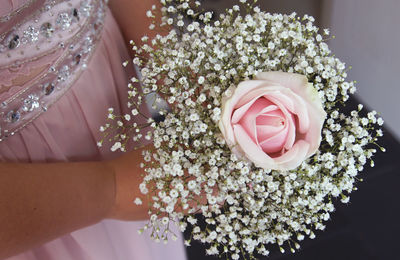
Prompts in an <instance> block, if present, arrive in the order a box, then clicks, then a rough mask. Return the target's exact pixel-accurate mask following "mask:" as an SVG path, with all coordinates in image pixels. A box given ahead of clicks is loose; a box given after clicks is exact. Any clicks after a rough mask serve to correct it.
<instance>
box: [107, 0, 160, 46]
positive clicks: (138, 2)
mask: <svg viewBox="0 0 400 260" xmlns="http://www.w3.org/2000/svg"><path fill="white" fill-rule="evenodd" d="M108 5H109V7H110V9H111V11H112V13H113V15H114V17H115V19H116V20H117V22H118V25H119V26H120V28H121V31H122V34H123V35H124V38H125V40H127V41H130V40H133V41H134V42H135V43H136V44H139V45H140V44H141V38H142V37H143V36H145V35H146V36H149V37H150V38H152V37H154V36H155V35H156V34H157V33H162V32H160V28H157V25H156V28H155V30H150V29H149V26H150V24H151V21H152V20H151V19H150V18H149V17H147V16H146V12H147V11H148V10H151V8H152V6H153V5H155V6H156V7H157V10H156V11H155V12H153V14H154V15H156V16H157V18H158V20H159V23H161V4H160V1H159V0H110V2H109V4H108Z"/></svg>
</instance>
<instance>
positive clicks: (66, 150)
mask: <svg viewBox="0 0 400 260" xmlns="http://www.w3.org/2000/svg"><path fill="white" fill-rule="evenodd" d="M17 2H18V3H17ZM19 2H22V1H14V3H17V6H18V5H20V3H19ZM3 7H4V9H7V8H8V7H7V6H3ZM14 8H15V6H14ZM0 9H1V8H0ZM4 9H3V11H4ZM104 23H105V25H104V29H103V32H102V39H101V41H100V42H99V43H98V46H97V48H96V50H95V52H94V54H93V56H92V59H91V60H90V62H89V63H88V67H87V69H86V70H85V71H84V72H83V73H82V74H81V75H80V78H79V79H78V80H77V81H76V82H75V84H74V85H73V86H72V87H71V88H70V89H69V90H68V91H67V93H66V94H64V96H62V98H60V99H59V100H58V101H57V102H56V103H55V104H54V105H52V106H51V107H50V108H49V110H48V111H47V112H45V113H44V114H43V115H41V116H39V117H38V118H37V119H35V120H34V121H33V122H32V123H30V124H29V125H28V126H26V127H25V128H24V129H22V130H21V131H19V132H17V133H16V134H15V135H14V136H12V137H10V138H8V139H7V140H5V141H3V142H0V161H2V162H60V161H62V162H72V161H84V160H105V159H110V158H113V157H115V156H117V154H115V153H112V152H111V151H110V150H109V149H106V148H98V147H97V145H96V143H97V141H98V140H99V139H101V135H100V132H99V127H100V126H101V125H103V124H104V123H105V119H106V114H107V109H108V108H109V107H114V108H115V111H116V113H120V112H122V111H123V110H124V107H125V106H126V96H127V94H126V91H127V89H126V86H127V80H128V75H129V74H130V75H132V74H133V73H134V71H133V68H124V67H122V65H121V64H122V62H123V61H125V60H128V59H129V56H128V51H127V49H126V46H125V44H124V43H125V41H124V39H123V38H122V35H121V33H120V30H119V28H118V26H117V24H116V22H115V20H114V18H113V17H112V15H111V13H110V11H109V10H107V14H106V18H105V22H104ZM60 203H61V202H60ZM145 223H146V222H124V221H117V220H104V221H102V222H100V223H98V224H95V225H93V226H90V227H87V228H84V229H81V230H77V231H75V232H72V233H71V234H68V235H65V236H63V237H61V238H58V239H56V240H53V241H51V242H49V243H46V244H44V245H42V246H40V247H38V248H34V249H32V250H30V251H28V252H25V253H22V254H19V255H17V256H14V257H11V258H8V260H147V259H149V260H150V259H174V260H181V259H182V260H183V259H186V255H185V249H184V246H183V243H182V241H183V240H182V235H181V233H180V232H179V231H176V232H175V233H176V234H177V235H178V241H177V242H172V241H171V242H169V243H168V244H167V245H164V244H162V243H161V244H160V243H155V242H154V241H152V240H150V239H149V234H146V233H145V234H142V235H139V234H138V232H137V230H138V229H139V228H141V227H143V225H144V224H145Z"/></svg>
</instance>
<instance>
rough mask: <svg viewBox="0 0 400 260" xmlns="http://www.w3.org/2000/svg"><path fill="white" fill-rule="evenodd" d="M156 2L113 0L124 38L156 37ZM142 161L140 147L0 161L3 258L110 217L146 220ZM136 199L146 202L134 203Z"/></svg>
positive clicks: (1, 252) (0, 227)
mask: <svg viewBox="0 0 400 260" xmlns="http://www.w3.org/2000/svg"><path fill="white" fill-rule="evenodd" d="M157 2H158V1H156V0H146V1H143V0H111V1H110V3H109V6H110V8H111V10H112V12H113V14H114V16H115V18H116V20H117V22H118V23H119V25H120V28H121V30H122V32H123V35H124V37H125V39H133V40H135V41H136V42H139V39H140V38H141V37H142V36H143V35H146V34H147V35H149V36H151V34H149V32H148V29H147V28H148V26H147V25H145V24H150V20H149V19H148V18H147V17H146V15H145V12H146V10H149V9H150V8H151V6H152V5H153V4H156V3H157ZM132 17H133V18H132ZM127 42H128V41H127ZM141 160H142V156H141V150H135V151H132V152H130V153H127V154H125V155H123V156H121V157H120V158H118V159H115V160H110V161H104V162H79V163H48V164H23V163H1V164H0V212H1V214H0V230H1V232H0V259H3V258H6V257H9V256H12V255H16V254H18V253H21V252H24V251H26V250H29V249H31V248H33V247H35V246H39V245H41V244H43V243H45V242H48V241H50V240H53V239H55V238H57V237H60V236H62V235H64V234H67V233H70V232H72V231H75V230H77V229H80V228H83V227H86V226H89V225H92V224H95V223H97V222H99V221H101V220H103V219H106V218H111V219H119V220H142V219H145V218H147V217H148V215H147V211H148V208H147V207H146V205H147V201H146V197H145V196H142V195H141V193H140V191H139V188H138V186H139V184H140V183H141V182H142V178H141V173H142V172H143V170H142V169H141V168H140V167H139V164H140V162H141ZM136 197H141V199H142V201H143V204H142V206H137V205H135V204H133V199H134V198H136Z"/></svg>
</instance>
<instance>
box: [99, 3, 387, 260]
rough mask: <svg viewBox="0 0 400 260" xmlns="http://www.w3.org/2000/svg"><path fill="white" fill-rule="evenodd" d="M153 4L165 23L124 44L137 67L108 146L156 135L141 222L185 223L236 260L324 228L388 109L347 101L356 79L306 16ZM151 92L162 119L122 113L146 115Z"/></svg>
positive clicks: (159, 232)
mask: <svg viewBox="0 0 400 260" xmlns="http://www.w3.org/2000/svg"><path fill="white" fill-rule="evenodd" d="M161 3H162V5H163V7H162V9H161V10H158V9H156V8H155V7H154V8H153V9H152V10H149V11H148V12H147V15H148V16H149V17H150V18H153V19H154V23H153V24H152V25H151V27H150V29H153V28H156V27H158V26H159V25H157V26H156V19H155V14H157V12H160V13H161V14H162V24H161V25H160V26H161V28H165V33H164V34H162V35H157V36H156V37H155V38H153V39H149V38H148V37H143V39H142V41H143V42H142V43H141V44H140V47H139V45H136V44H135V43H132V46H133V49H134V50H135V51H136V53H137V55H138V56H137V58H135V59H134V60H133V63H134V64H136V65H137V66H138V67H140V71H141V79H140V84H141V87H139V86H138V84H137V82H139V79H136V78H133V79H132V83H131V84H129V88H130V90H129V92H128V95H129V97H130V98H131V101H130V102H129V103H128V106H130V107H131V109H132V112H131V114H128V115H122V116H120V117H118V116H116V115H114V114H113V111H112V110H110V115H109V118H111V119H114V120H117V122H118V126H119V128H120V133H119V134H118V135H116V136H113V137H111V138H109V140H110V141H111V142H113V148H112V149H113V150H117V149H121V150H127V149H129V147H127V146H129V141H130V140H132V139H133V140H136V141H138V140H141V139H143V138H144V139H146V140H151V141H152V147H151V148H150V149H148V150H147V151H145V152H144V154H143V156H144V162H143V164H142V166H143V169H144V172H145V175H144V180H143V183H142V184H141V185H140V189H141V192H142V193H143V194H147V196H149V199H150V201H151V205H149V206H150V208H151V210H150V212H149V215H150V221H149V224H148V225H146V226H145V227H144V229H149V230H150V231H151V235H152V237H153V238H154V239H155V240H158V241H160V240H164V241H166V240H167V239H168V237H169V236H172V238H173V237H174V235H173V234H171V233H170V228H169V227H170V225H171V224H172V223H175V224H177V225H178V226H179V227H180V229H181V230H182V231H184V230H185V229H186V228H187V225H188V224H189V225H191V238H190V239H189V240H188V241H186V243H187V244H190V242H191V241H192V240H199V241H201V242H202V243H205V244H207V245H208V249H207V253H208V254H215V255H223V254H226V255H227V256H228V257H229V258H232V259H238V258H239V256H240V255H243V256H245V257H249V258H254V257H255V255H257V254H261V255H268V254H269V250H268V249H269V248H271V245H277V246H279V248H280V250H281V251H282V252H284V251H285V249H287V248H289V249H290V250H291V251H293V252H294V251H295V250H296V249H298V248H299V247H300V245H299V242H300V241H301V240H303V239H304V238H305V237H310V238H314V237H315V233H314V232H315V231H316V230H323V229H324V228H325V222H326V221H328V220H329V219H330V218H331V214H332V212H333V211H334V201H335V200H336V199H339V200H340V201H341V202H343V203H347V202H348V201H349V194H350V193H351V192H352V191H353V190H355V189H356V187H355V184H356V182H357V180H358V179H357V175H358V173H359V172H360V171H362V170H363V168H364V165H365V164H366V163H369V164H370V165H372V166H373V161H372V160H371V157H372V156H373V154H374V153H375V152H376V149H375V147H378V146H377V145H371V144H376V141H377V138H378V137H379V136H381V135H382V131H381V130H380V129H379V126H380V125H382V123H383V120H382V119H381V118H379V117H377V115H376V112H369V113H367V114H366V117H363V116H361V115H360V113H359V112H360V111H361V110H362V105H359V107H358V110H355V111H352V112H351V113H350V114H346V113H344V112H343V107H345V105H346V101H348V99H349V95H350V94H353V93H354V92H355V86H354V83H355V82H348V81H346V76H347V73H346V71H347V70H346V67H345V64H344V63H343V62H341V61H340V60H339V59H337V58H335V57H334V55H333V54H332V53H331V51H330V50H329V48H328V45H327V44H326V41H327V40H328V39H329V31H328V30H326V29H325V30H323V31H322V32H320V30H319V29H318V28H317V27H315V26H314V24H313V22H314V18H312V17H310V16H307V15H306V16H304V17H302V18H300V17H297V16H296V14H295V13H293V14H291V15H283V14H270V13H266V12H263V11H261V10H260V8H258V7H257V6H256V5H255V3H247V2H246V1H245V0H241V1H240V3H238V5H235V6H233V7H232V8H231V9H228V10H226V12H225V13H223V14H221V15H220V16H219V17H217V18H216V19H213V14H212V13H211V12H200V11H198V10H199V9H200V8H199V6H200V3H199V2H195V3H194V4H193V5H192V4H191V3H192V2H191V1H187V0H180V1H171V0H162V1H161ZM188 18H190V19H188ZM150 93H156V94H157V96H155V98H154V100H153V102H152V104H151V105H152V106H153V107H154V108H155V109H158V111H159V112H158V113H159V114H160V115H161V116H162V117H163V120H161V121H155V120H153V119H151V118H146V120H147V122H146V123H145V124H143V125H141V126H140V125H137V124H131V123H130V118H131V116H142V117H145V114H146V113H145V112H144V111H141V109H140V106H141V104H142V102H144V101H145V96H146V95H148V94H150ZM163 99H164V100H165V101H166V102H167V103H168V104H169V108H165V106H164V105H162V104H163V103H162V100H163ZM111 125H112V124H108V125H106V127H103V128H102V130H103V131H104V132H105V133H107V130H108V129H109V128H110V127H111ZM146 127H147V128H146ZM149 127H150V128H151V129H150V130H146V131H144V129H149ZM382 149H383V148H382ZM135 202H136V203H141V201H140V199H136V200H135ZM195 214H201V215H202V216H203V217H204V219H205V222H206V227H201V226H200V225H199V224H198V223H197V219H196V218H195Z"/></svg>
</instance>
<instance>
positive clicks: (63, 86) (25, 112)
mask: <svg viewBox="0 0 400 260" xmlns="http://www.w3.org/2000/svg"><path fill="white" fill-rule="evenodd" d="M84 3H85V4H86V3H89V4H90V10H91V13H90V14H89V15H88V16H87V18H85V19H84V20H85V21H84V23H83V24H82V25H81V27H80V30H79V31H78V32H77V33H76V34H75V35H74V36H73V37H72V38H71V39H69V40H68V41H66V42H63V43H62V44H61V45H60V46H59V48H62V50H63V54H62V55H61V57H59V58H58V59H57V60H56V62H55V63H54V64H53V65H52V66H51V67H50V69H49V70H48V71H47V72H46V73H44V74H43V75H42V76H40V78H38V79H36V80H34V81H32V82H31V83H30V84H29V86H26V87H24V89H23V91H21V92H19V93H17V94H15V95H13V96H12V97H10V98H9V99H7V100H5V101H4V102H2V104H1V105H0V141H2V140H5V139H6V138H7V137H9V136H11V135H13V134H14V133H16V132H18V131H19V130H21V129H23V128H24V127H25V126H27V125H28V124H29V123H31V122H32V121H33V120H35V119H36V118H37V117H38V116H40V115H41V114H42V113H43V112H45V111H47V110H48V108H49V107H50V106H51V105H52V104H53V103H55V102H56V101H57V100H58V99H59V98H60V97H61V96H62V95H63V94H64V93H65V92H66V91H67V90H68V89H69V88H70V87H71V86H72V85H73V83H74V82H75V81H76V80H77V79H78V78H79V76H80V73H82V71H83V70H84V69H85V68H86V64H87V63H88V62H89V60H90V58H91V56H92V54H93V52H94V50H95V48H96V46H97V43H98V42H99V40H100V38H101V32H102V28H103V20H104V16H105V6H106V5H105V4H104V1H103V0H93V1H85V2H84ZM81 6H82V5H81ZM75 10H76V11H75ZM78 10H79V9H77V8H71V10H70V11H71V12H70V13H69V14H70V15H71V17H72V18H71V22H73V20H76V21H79V18H78V17H79V16H82V17H85V15H84V14H82V13H81V12H80V11H78ZM76 14H77V15H76ZM81 20H82V19H81ZM82 21H83V20H82ZM95 24H96V26H94V25H95ZM41 26H42V25H40V26H39V27H38V28H34V29H32V30H31V31H30V32H31V33H32V34H33V36H34V37H33V39H32V37H30V36H27V37H28V39H27V40H30V42H29V43H30V44H32V42H34V41H35V40H34V38H35V37H46V36H45V35H43V33H41V32H42V31H44V30H40V28H41ZM59 26H60V27H62V26H63V25H62V24H60V25H59ZM49 28H50V27H49V26H45V30H46V32H47V30H48V29H49ZM51 28H52V27H51ZM24 37H25V35H24ZM17 41H19V43H18V44H21V42H22V39H21V40H20V39H19V38H18V39H16V41H15V42H17ZM27 44H28V43H27ZM17 47H18V46H16V48H17Z"/></svg>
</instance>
